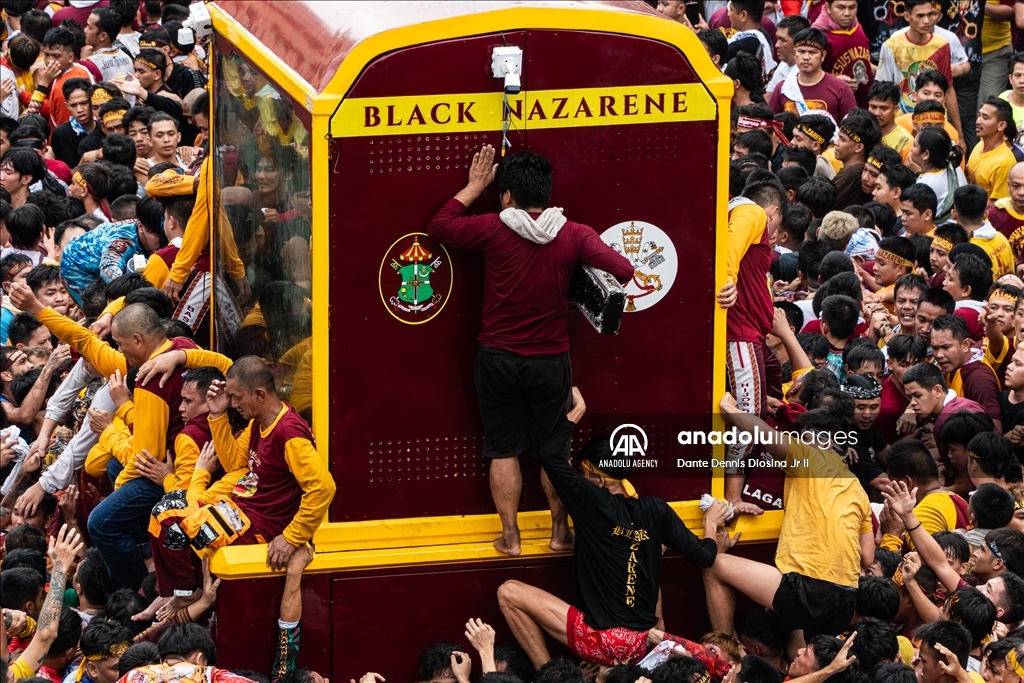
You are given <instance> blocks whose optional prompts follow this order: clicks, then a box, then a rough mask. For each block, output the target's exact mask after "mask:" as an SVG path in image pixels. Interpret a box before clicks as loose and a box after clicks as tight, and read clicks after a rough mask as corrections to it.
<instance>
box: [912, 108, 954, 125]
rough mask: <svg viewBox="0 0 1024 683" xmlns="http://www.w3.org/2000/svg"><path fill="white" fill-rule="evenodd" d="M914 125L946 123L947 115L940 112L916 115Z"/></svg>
mask: <svg viewBox="0 0 1024 683" xmlns="http://www.w3.org/2000/svg"><path fill="white" fill-rule="evenodd" d="M913 121H914V123H945V122H946V115H945V114H943V113H942V112H938V111H926V112H924V113H922V114H914V117H913Z"/></svg>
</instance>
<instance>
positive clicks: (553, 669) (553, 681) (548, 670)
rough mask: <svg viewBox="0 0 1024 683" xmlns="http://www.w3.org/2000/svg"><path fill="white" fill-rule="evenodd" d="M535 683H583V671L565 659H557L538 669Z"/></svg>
mask: <svg viewBox="0 0 1024 683" xmlns="http://www.w3.org/2000/svg"><path fill="white" fill-rule="evenodd" d="M533 680H534V683H583V671H582V670H581V669H580V668H579V667H578V666H576V665H575V664H574V663H573V662H571V661H569V660H568V659H566V658H565V657H555V658H554V659H552V660H549V661H548V663H547V664H544V665H542V666H541V667H540V668H539V669H537V674H536V676H535V677H534V679H533Z"/></svg>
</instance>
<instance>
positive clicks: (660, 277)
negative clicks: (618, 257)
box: [601, 221, 679, 312]
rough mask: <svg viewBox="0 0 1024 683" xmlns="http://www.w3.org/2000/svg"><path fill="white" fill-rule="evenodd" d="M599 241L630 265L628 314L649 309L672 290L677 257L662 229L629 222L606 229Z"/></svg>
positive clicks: (648, 224) (639, 222)
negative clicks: (627, 260)
mask: <svg viewBox="0 0 1024 683" xmlns="http://www.w3.org/2000/svg"><path fill="white" fill-rule="evenodd" d="M601 239H602V240H604V243H605V244H607V245H608V246H610V247H611V248H612V249H614V250H615V251H617V252H619V253H620V254H622V255H623V256H625V257H626V258H627V259H629V262H630V263H632V264H633V279H632V280H630V281H629V282H627V283H626V284H625V289H626V311H627V312H631V311H642V310H644V309H646V308H650V307H651V306H653V305H654V304H656V303H658V302H659V301H661V300H662V299H663V298H664V297H665V295H666V294H668V290H670V289H672V283H674V282H675V281H676V271H677V270H678V269H679V257H678V256H677V255H676V247H675V245H674V244H672V240H670V239H669V238H668V235H666V234H665V233H664V231H663V230H662V229H661V228H659V227H658V226H656V225H652V224H650V223H645V222H644V221H628V222H624V223H619V224H618V225H613V226H612V227H610V228H608V229H607V230H605V231H604V232H603V233H601Z"/></svg>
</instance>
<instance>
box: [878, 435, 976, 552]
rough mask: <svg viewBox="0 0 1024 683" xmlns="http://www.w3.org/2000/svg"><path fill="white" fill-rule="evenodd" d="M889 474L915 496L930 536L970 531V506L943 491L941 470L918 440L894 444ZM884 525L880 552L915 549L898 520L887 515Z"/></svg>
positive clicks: (916, 514) (888, 469) (890, 453)
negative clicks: (968, 513)
mask: <svg viewBox="0 0 1024 683" xmlns="http://www.w3.org/2000/svg"><path fill="white" fill-rule="evenodd" d="M887 473H888V475H889V479H891V480H892V481H898V482H903V483H904V484H906V485H907V488H908V489H910V490H911V491H914V492H915V495H916V496H917V505H916V506H915V507H914V515H915V516H916V517H917V519H918V520H920V522H921V524H922V525H924V529H925V531H927V532H928V533H929V534H934V533H936V532H938V531H952V530H953V529H963V528H966V527H967V521H968V520H967V502H966V501H965V500H964V499H963V498H961V497H960V496H958V495H956V494H955V493H951V492H949V491H945V490H943V489H942V482H941V481H939V467H938V465H936V464H935V459H934V458H932V455H931V453H930V452H929V451H928V449H927V448H925V446H924V444H923V443H921V442H920V441H918V440H916V439H910V440H906V441H898V442H896V443H894V444H893V445H892V446H891V447H890V448H889V461H888V464H887ZM880 523H881V530H882V543H881V545H880V546H879V547H880V548H885V549H886V550H892V551H893V552H901V551H902V550H903V548H904V546H906V547H907V548H913V547H914V545H913V543H911V541H910V536H909V535H908V534H905V533H904V530H903V524H902V522H900V520H899V519H898V518H895V517H888V516H886V515H883V516H882V519H881V520H880Z"/></svg>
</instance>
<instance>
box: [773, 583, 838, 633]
mask: <svg viewBox="0 0 1024 683" xmlns="http://www.w3.org/2000/svg"><path fill="white" fill-rule="evenodd" d="M856 606H857V589H855V588H848V587H846V586H840V585H839V584H836V583H831V582H830V581H822V580H820V579H812V578H810V577H808V576H803V575H802V574H796V573H793V572H790V573H789V574H784V575H783V577H782V583H781V584H779V590H777V591H776V592H775V597H774V598H773V599H772V609H774V610H775V611H776V612H778V613H779V616H780V617H782V621H783V622H784V623H785V624H786V628H787V629H789V630H791V631H795V630H796V629H803V631H804V640H806V641H810V639H811V638H813V637H814V636H816V635H821V634H825V635H829V636H837V635H839V634H840V633H842V632H843V631H845V630H846V629H847V628H849V626H850V619H852V618H853V611H854V608H856Z"/></svg>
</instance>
